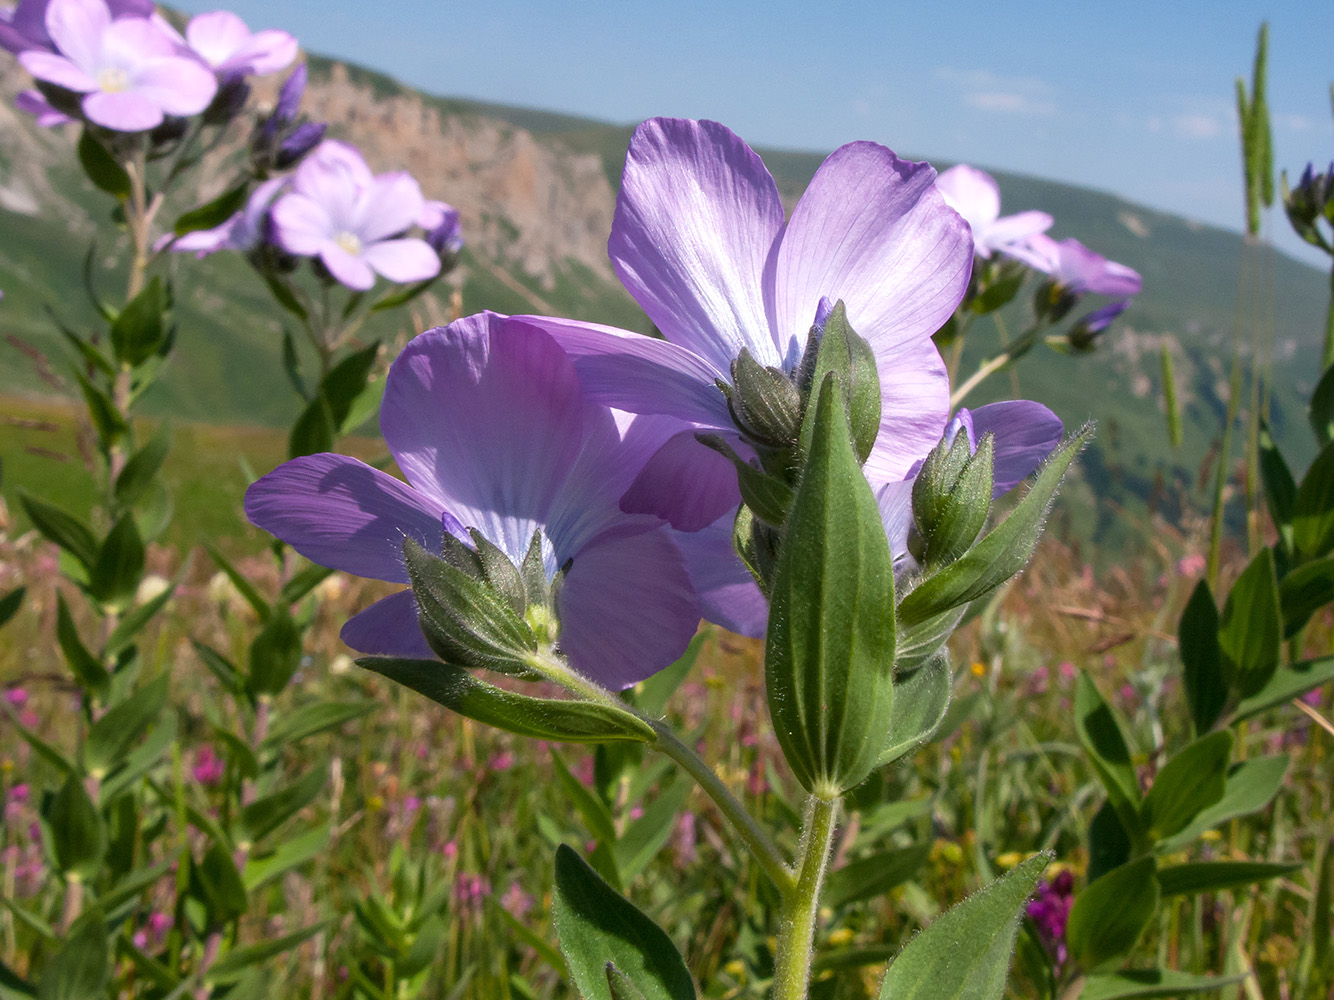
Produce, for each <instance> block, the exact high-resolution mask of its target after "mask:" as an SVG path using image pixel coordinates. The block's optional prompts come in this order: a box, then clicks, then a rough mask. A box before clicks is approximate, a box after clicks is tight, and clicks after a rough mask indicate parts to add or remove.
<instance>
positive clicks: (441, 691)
mask: <svg viewBox="0 0 1334 1000" xmlns="http://www.w3.org/2000/svg"><path fill="white" fill-rule="evenodd" d="M357 664H358V666H362V667H365V668H366V669H367V670H373V671H375V672H376V673H378V674H383V675H384V676H385V677H388V678H389V679H390V680H392V681H397V682H398V683H399V684H402V685H403V686H404V687H409V688H412V690H414V691H416V692H417V693H418V694H422V695H425V696H426V697H427V698H430V699H431V700H432V701H434V702H437V703H439V704H441V705H444V706H445V707H446V708H448V709H450V710H451V711H453V712H457V713H458V714H459V715H463V716H466V717H467V718H469V719H473V720H475V721H477V722H481V723H484V724H485V725H488V726H493V727H495V728H496V729H503V730H505V731H506V732H510V733H516V734H518V735H519V736H531V737H534V738H536V739H544V740H552V741H554V742H560V743H605V742H614V741H619V740H629V741H631V742H636V743H652V742H653V741H654V740H655V739H656V738H657V736H656V734H655V733H654V732H653V727H652V726H650V725H649V724H648V723H647V722H644V721H643V720H641V719H638V718H636V717H635V716H634V715H632V714H631V713H630V712H625V711H621V710H620V709H617V708H613V707H611V706H609V705H597V704H592V703H589V702H583V701H565V700H559V699H552V698H531V697H529V696H527V695H521V694H515V693H514V692H512V691H506V690H504V689H502V688H498V687H495V686H493V685H491V684H487V683H485V682H484V681H479V680H477V678H475V677H473V675H472V674H470V673H468V671H467V670H464V669H463V668H462V667H459V666H456V665H454V664H451V663H442V662H440V661H439V660H408V659H397V658H394V657H388V656H367V657H362V658H361V659H359V660H357Z"/></svg>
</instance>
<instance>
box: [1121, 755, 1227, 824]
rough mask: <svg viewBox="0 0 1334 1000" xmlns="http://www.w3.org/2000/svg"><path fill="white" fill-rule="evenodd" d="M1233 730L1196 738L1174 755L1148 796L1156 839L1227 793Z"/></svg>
mask: <svg viewBox="0 0 1334 1000" xmlns="http://www.w3.org/2000/svg"><path fill="white" fill-rule="evenodd" d="M1231 759H1232V733H1231V732H1229V731H1228V730H1226V729H1223V730H1220V731H1219V732H1216V733H1210V734H1209V735H1208V736H1205V737H1204V738H1203V739H1199V740H1196V741H1195V742H1194V743H1191V744H1190V745H1189V746H1187V747H1185V748H1184V749H1182V750H1181V751H1180V752H1179V753H1177V754H1176V755H1175V756H1173V757H1172V759H1171V760H1169V761H1168V762H1167V763H1166V764H1165V765H1163V769H1162V770H1161V771H1159V772H1158V776H1157V777H1156V778H1154V781H1153V787H1152V788H1150V789H1149V794H1148V795H1146V796H1145V798H1144V809H1143V813H1142V815H1143V817H1144V825H1145V826H1147V827H1148V828H1149V835H1150V836H1151V837H1153V838H1154V839H1155V840H1157V839H1162V838H1165V837H1170V836H1172V835H1173V834H1175V833H1180V832H1181V831H1182V830H1183V829H1185V827H1186V826H1187V825H1188V824H1189V823H1190V821H1191V820H1193V819H1194V818H1195V817H1196V816H1198V815H1199V814H1200V813H1201V812H1203V811H1204V810H1205V809H1207V808H1209V806H1212V805H1215V804H1216V803H1217V802H1218V800H1219V799H1221V798H1222V797H1223V792H1224V791H1225V790H1226V787H1227V768H1228V762H1229V761H1230V760H1231Z"/></svg>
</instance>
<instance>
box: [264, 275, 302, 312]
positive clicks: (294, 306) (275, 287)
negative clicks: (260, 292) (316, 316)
mask: <svg viewBox="0 0 1334 1000" xmlns="http://www.w3.org/2000/svg"><path fill="white" fill-rule="evenodd" d="M264 283H265V284H266V285H268V286H269V292H270V294H272V295H273V298H274V300H275V301H276V302H277V303H278V305H280V306H282V307H283V308H284V309H286V310H287V311H288V312H289V313H291V314H292V315H293V316H296V317H297V318H298V319H300V320H302V321H304V320H306V319H308V318H309V317H310V313H309V312H308V311H307V310H306V307H305V306H303V305H302V304H301V300H300V299H298V298H297V297H296V293H294V292H293V291H292V287H291V285H289V284H288V283H287V282H286V280H284V279H282V278H275V277H272V276H270V275H264Z"/></svg>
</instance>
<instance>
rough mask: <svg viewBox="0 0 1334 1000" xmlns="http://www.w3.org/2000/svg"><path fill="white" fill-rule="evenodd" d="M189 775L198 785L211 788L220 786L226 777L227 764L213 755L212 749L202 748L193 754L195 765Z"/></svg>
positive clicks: (208, 747)
mask: <svg viewBox="0 0 1334 1000" xmlns="http://www.w3.org/2000/svg"><path fill="white" fill-rule="evenodd" d="M190 774H191V775H192V776H193V777H194V779H195V781H197V782H198V783H199V784H201V785H204V786H206V787H209V788H212V787H213V786H214V785H217V784H220V783H221V782H222V779H223V777H225V776H226V774H227V762H226V761H225V760H223V759H222V758H221V757H219V756H218V755H217V754H216V753H214V752H213V748H212V747H210V746H203V747H200V748H199V751H198V752H197V753H196V754H195V763H194V767H192V768H191V769H190Z"/></svg>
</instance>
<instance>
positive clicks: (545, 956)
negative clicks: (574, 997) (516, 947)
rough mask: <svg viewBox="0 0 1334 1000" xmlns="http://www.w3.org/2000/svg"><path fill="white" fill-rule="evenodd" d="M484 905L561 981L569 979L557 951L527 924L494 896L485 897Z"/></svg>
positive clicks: (566, 969)
mask: <svg viewBox="0 0 1334 1000" xmlns="http://www.w3.org/2000/svg"><path fill="white" fill-rule="evenodd" d="M486 905H487V906H489V907H490V908H491V912H492V913H494V914H495V915H496V916H498V917H499V918H500V919H501V920H502V921H504V923H505V926H506V927H508V928H509V931H510V933H511V934H513V935H514V936H515V937H516V938H518V939H519V940H520V941H522V942H523V943H524V944H526V945H527V946H528V947H529V948H532V949H533V951H534V953H536V955H537V957H538V958H540V959H542V961H543V962H545V963H546V964H547V965H549V966H551V968H553V969H555V970H556V973H557V974H558V975H559V976H560V977H561V978H562V979H568V978H569V977H570V970H569V969H568V968H567V967H566V965H565V959H563V958H562V957H561V954H560V952H559V951H557V950H556V949H555V948H553V947H552V946H551V945H549V944H548V943H547V941H546V939H545V938H543V937H541V936H540V935H538V934H536V933H534V932H533V930H532V929H531V928H530V927H528V925H527V924H525V923H524V922H523V921H521V920H519V918H518V917H516V916H514V914H512V913H510V912H509V910H507V909H505V904H503V903H501V902H500V901H499V900H498V899H496V897H495V896H487V897H486Z"/></svg>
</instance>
